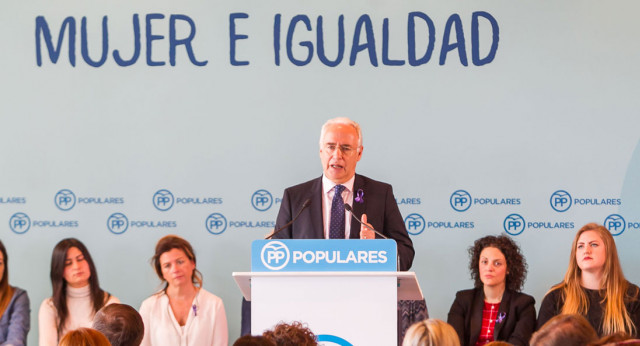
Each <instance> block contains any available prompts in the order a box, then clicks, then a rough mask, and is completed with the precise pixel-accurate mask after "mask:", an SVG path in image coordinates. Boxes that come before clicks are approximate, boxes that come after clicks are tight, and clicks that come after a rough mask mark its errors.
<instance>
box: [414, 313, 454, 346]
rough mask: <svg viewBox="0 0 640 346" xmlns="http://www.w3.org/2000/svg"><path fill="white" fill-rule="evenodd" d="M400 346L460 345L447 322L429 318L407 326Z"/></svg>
mask: <svg viewBox="0 0 640 346" xmlns="http://www.w3.org/2000/svg"><path fill="white" fill-rule="evenodd" d="M402 346H460V339H459V338H458V334H457V333H456V331H455V329H453V327H452V326H451V325H449V324H448V323H447V322H444V321H441V320H438V319H435V318H430V319H427V320H424V321H420V322H416V323H414V324H413V325H412V326H411V327H409V329H407V333H406V334H405V336H404V340H403V341H402Z"/></svg>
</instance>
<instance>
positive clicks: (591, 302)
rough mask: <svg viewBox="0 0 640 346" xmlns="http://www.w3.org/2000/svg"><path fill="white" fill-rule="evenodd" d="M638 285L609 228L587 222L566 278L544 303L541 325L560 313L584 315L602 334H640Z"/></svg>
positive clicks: (570, 260)
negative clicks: (630, 279)
mask: <svg viewBox="0 0 640 346" xmlns="http://www.w3.org/2000/svg"><path fill="white" fill-rule="evenodd" d="M638 290H639V289H638V286H636V285H634V284H632V283H630V282H628V281H627V280H626V279H625V277H624V274H623V273H622V267H621V266H620V260H619V259H618V250H617V249H616V243H615V241H614V240H613V236H611V233H610V232H609V230H607V228H605V227H604V226H602V225H598V224H596V223H589V224H586V225H584V226H583V227H582V228H581V229H580V230H579V231H578V233H576V236H575V238H574V239H573V245H572V247H571V256H570V258H569V268H567V273H566V274H565V275H564V280H563V281H562V282H561V283H559V284H557V285H555V286H553V287H551V289H550V290H549V292H547V295H546V296H545V297H544V299H543V300H542V304H541V305H540V313H539V314H538V328H540V327H541V326H542V325H543V324H544V323H545V322H547V321H548V320H550V319H551V318H552V317H553V316H555V315H558V314H580V315H582V316H584V317H586V319H587V320H588V321H589V323H591V325H592V326H593V328H595V330H596V332H597V333H598V335H599V336H605V335H609V334H613V333H617V332H624V333H627V334H629V335H631V336H633V337H637V335H638V323H640V300H639V298H638Z"/></svg>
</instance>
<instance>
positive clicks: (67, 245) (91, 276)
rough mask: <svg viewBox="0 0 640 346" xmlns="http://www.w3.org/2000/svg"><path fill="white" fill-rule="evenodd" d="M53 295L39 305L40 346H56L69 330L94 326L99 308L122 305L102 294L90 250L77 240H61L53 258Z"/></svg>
mask: <svg viewBox="0 0 640 346" xmlns="http://www.w3.org/2000/svg"><path fill="white" fill-rule="evenodd" d="M50 276H51V286H53V295H52V297H51V298H47V299H45V300H44V301H43V302H42V304H41V305H40V312H39V314H38V322H39V328H38V330H39V332H40V346H48V345H51V346H55V345H58V341H59V340H60V338H61V337H62V336H64V335H65V334H66V333H67V332H68V331H71V330H75V329H78V328H81V327H87V328H88V327H91V324H92V322H93V316H94V315H95V314H96V312H97V311H98V310H100V308H102V307H103V306H105V305H108V304H111V303H119V302H120V301H119V300H118V298H116V297H114V296H112V295H111V294H109V293H108V292H105V291H103V290H102V289H101V288H100V284H99V283H98V273H97V271H96V267H95V265H94V264H93V259H91V254H89V250H87V248H86V247H85V246H84V244H82V242H80V241H79V240H78V239H75V238H67V239H63V240H61V241H60V242H59V243H58V244H57V245H56V246H55V248H54V249H53V254H52V255H51V273H50Z"/></svg>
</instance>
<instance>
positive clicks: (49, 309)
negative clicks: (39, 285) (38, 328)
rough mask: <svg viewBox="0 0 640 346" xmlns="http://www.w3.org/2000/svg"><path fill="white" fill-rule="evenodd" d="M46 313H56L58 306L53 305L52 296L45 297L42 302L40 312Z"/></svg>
mask: <svg viewBox="0 0 640 346" xmlns="http://www.w3.org/2000/svg"><path fill="white" fill-rule="evenodd" d="M45 313H50V314H55V313H56V307H55V306H54V305H53V298H52V297H48V298H44V300H42V303H41V304H40V314H45Z"/></svg>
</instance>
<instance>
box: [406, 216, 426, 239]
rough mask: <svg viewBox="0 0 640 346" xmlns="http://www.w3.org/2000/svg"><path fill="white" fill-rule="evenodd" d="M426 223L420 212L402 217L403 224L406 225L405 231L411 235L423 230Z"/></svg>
mask: <svg viewBox="0 0 640 346" xmlns="http://www.w3.org/2000/svg"><path fill="white" fill-rule="evenodd" d="M426 225H427V223H426V222H425V221H424V218H423V217H422V215H420V214H416V213H413V214H409V215H407V217H405V218H404V226H405V227H407V232H409V234H411V235H418V234H420V233H422V232H423V231H424V228H425V226H426Z"/></svg>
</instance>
